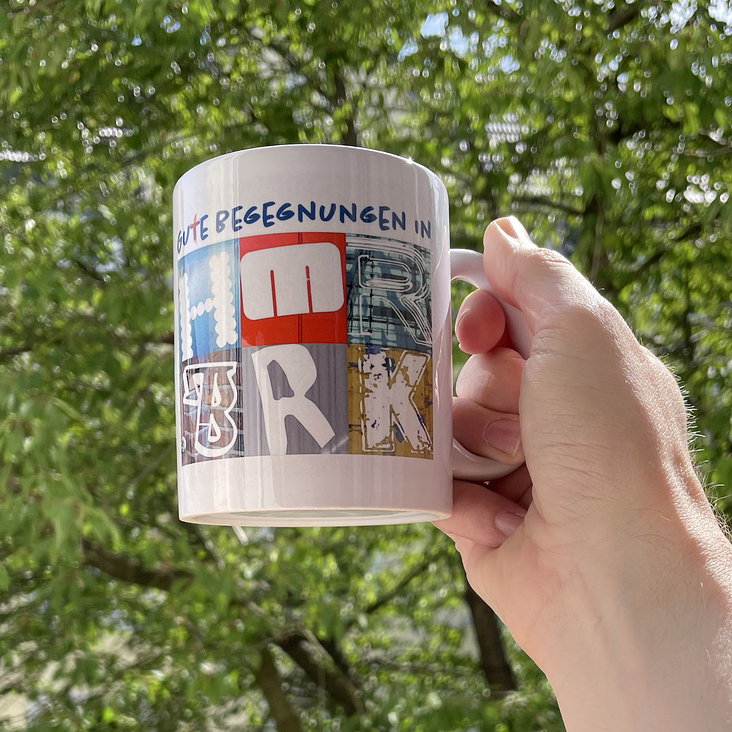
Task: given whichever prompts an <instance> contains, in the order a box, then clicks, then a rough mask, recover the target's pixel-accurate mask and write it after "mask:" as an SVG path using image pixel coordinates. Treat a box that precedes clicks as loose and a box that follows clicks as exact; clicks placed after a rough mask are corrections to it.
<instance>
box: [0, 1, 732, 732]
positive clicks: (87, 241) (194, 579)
mask: <svg viewBox="0 0 732 732" xmlns="http://www.w3.org/2000/svg"><path fill="white" fill-rule="evenodd" d="M731 26H732V6H731V5H730V3H729V2H728V0H714V1H713V2H709V3H703V2H701V1H699V2H697V1H696V0H680V1H679V2H673V3H671V2H646V1H644V0H636V1H635V2H633V3H626V2H622V1H621V0H616V1H614V0H555V1H552V0H480V1H479V0H464V1H463V2H460V3H457V2H455V1H454V0H453V1H452V2H450V1H440V0H434V1H432V0H430V1H428V0H383V1H382V2H379V1H377V0H370V1H368V2H359V1H357V0H334V1H332V2H331V1H330V0H325V1H318V2H315V1H313V0H300V2H295V1H293V0H282V1H281V2H278V3H270V2H264V1H263V0H249V1H247V0H218V1H216V0H187V1H184V0H159V1H157V2H152V1H149V2H135V1H134V0H75V1H73V2H72V0H3V1H2V3H0V500H1V504H0V559H1V560H2V561H1V564H0V710H1V711H0V715H1V719H2V721H0V729H28V730H36V731H38V732H40V731H41V730H44V731H46V730H61V729H73V730H85V729H89V730H137V729H145V730H155V731H159V732H163V731H165V730H227V729H231V730H252V731H253V730H278V732H300V731H301V730H308V729H315V730H326V731H327V730H334V731H335V730H343V731H347V730H368V729H373V730H388V731H394V732H396V731H398V730H399V731H402V730H403V731H410V732H431V731H434V732H446V731H448V730H471V731H475V730H491V731H494V730H495V731H497V732H529V731H533V730H547V731H550V732H555V731H558V730H561V729H563V727H562V724H561V720H560V715H559V711H558V708H557V704H556V700H555V699H554V697H553V695H552V692H551V689H550V687H549V685H548V684H547V682H546V680H545V679H544V677H543V676H542V674H541V672H540V671H539V670H538V669H537V668H536V667H535V666H534V665H533V664H532V663H531V662H530V661H529V660H528V659H527V658H526V657H525V655H523V654H522V652H521V650H520V649H519V648H517V647H516V645H515V644H514V643H513V641H512V640H511V638H510V636H509V635H508V634H507V633H506V631H505V629H503V628H501V626H500V624H499V623H498V622H497V621H496V618H495V616H494V615H493V613H492V612H491V611H490V609H489V608H488V607H486V606H485V605H484V604H483V603H482V601H481V600H480V599H479V598H477V597H476V596H475V595H474V594H473V593H472V592H471V591H470V589H469V588H466V586H465V578H464V575H463V573H462V569H461V566H460V563H459V560H458V557H457V555H456V553H455V552H454V549H453V548H452V542H450V541H449V540H447V539H446V538H445V537H444V536H442V534H440V533H439V532H438V531H437V530H435V529H434V528H433V527H432V526H431V525H429V524H428V525H415V526H397V527H376V528H359V529H278V530H276V531H273V530H247V531H246V533H243V532H241V531H240V532H234V531H233V530H232V529H230V528H217V527H205V526H193V525H185V524H182V523H180V522H179V521H178V520H177V506H176V483H175V447H174V441H175V439H174V405H173V349H172V340H173V336H172V327H173V314H172V313H173V310H172V308H173V295H172V287H171V272H172V222H171V193H172V189H173V185H174V183H175V181H176V179H177V178H178V177H179V176H180V175H181V174H182V173H183V172H184V171H185V170H187V169H188V168H190V167H191V166H193V165H194V164H196V163H198V162H200V161H201V160H204V159H206V158H209V157H211V156H214V155H218V154H221V153H225V152H228V151H230V150H236V149H241V148H247V147H251V146H258V145H271V144H279V143H292V142H329V143H340V144H347V145H363V146H366V147H375V148H380V149H384V150H388V151H391V152H394V153H397V154H399V155H405V156H412V157H413V158H414V159H416V160H417V161H419V162H421V163H423V164H424V165H426V166H428V167H430V168H432V169H434V170H435V171H436V172H438V173H439V174H440V175H441V176H442V178H443V179H444V181H445V183H446V184H447V186H448V189H449V191H450V195H451V202H452V211H451V216H452V238H453V245H454V246H461V247H472V248H477V247H479V246H480V240H481V234H482V230H483V228H484V227H485V225H486V224H487V223H488V222H489V221H490V220H491V219H492V218H494V217H496V216H499V215H504V214H509V213H514V214H517V215H519V216H520V217H521V219H522V220H523V221H524V223H525V224H526V225H527V227H528V228H529V230H530V231H531V232H532V233H533V235H534V237H535V238H536V240H537V241H539V242H540V243H542V244H544V245H545V246H550V247H554V248H557V249H559V250H561V251H563V252H565V253H566V254H567V255H569V256H571V257H572V259H573V261H574V262H575V263H576V264H577V266H578V267H579V268H580V269H581V270H582V271H583V272H585V273H586V274H587V276H588V277H589V278H590V279H591V280H592V281H593V282H594V283H595V285H596V286H597V287H598V288H600V289H601V290H602V292H603V293H604V294H605V295H606V296H607V297H608V298H609V299H610V300H612V302H613V303H615V305H616V306H617V307H618V308H619V309H620V310H621V312H622V313H623V315H624V316H625V317H626V318H627V319H628V320H629V322H630V323H631V325H632V326H633V328H634V330H635V332H636V333H637V335H638V336H639V338H640V339H641V340H642V341H643V342H644V343H645V344H646V345H647V346H648V347H649V348H651V349H653V350H654V351H655V352H656V353H657V354H659V355H660V356H662V357H663V358H664V359H666V361H667V363H668V364H669V365H670V366H671V367H672V368H673V369H674V370H675V372H676V373H677V374H678V375H679V377H680V379H681V380H682V381H683V382H684V384H685V385H686V389H687V390H688V401H689V404H690V406H691V407H692V408H693V411H694V414H695V416H696V424H697V433H698V434H697V436H696V442H695V444H696V448H697V450H698V459H699V463H700V469H701V470H703V471H704V474H705V476H706V483H707V485H708V490H709V494H710V497H711V498H712V499H714V500H715V501H716V502H717V506H718V508H719V509H720V512H722V513H724V514H727V515H729V514H732V499H730V490H731V488H732V442H731V434H730V413H731V412H732V383H731V382H730V369H731V368H732V255H731V246H732V245H731V237H730V234H731V233H732V209H731V208H730V206H729V204H728V198H729V189H730V183H732V169H731V168H730V164H729V161H730V154H731V153H732V80H731V78H730V69H731V68H732V67H731V66H730V63H731V62H732V43H731V42H730V34H732V27H731ZM621 458H622V456H619V459H621Z"/></svg>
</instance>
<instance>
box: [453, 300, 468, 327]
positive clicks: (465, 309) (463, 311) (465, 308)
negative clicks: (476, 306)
mask: <svg viewBox="0 0 732 732" xmlns="http://www.w3.org/2000/svg"><path fill="white" fill-rule="evenodd" d="M470 310H471V307H470V305H463V306H461V308H460V312H459V313H458V316H457V320H456V321H455V330H457V327H458V325H460V323H461V322H462V320H463V318H464V317H465V316H466V315H467V314H468V313H469V312H470Z"/></svg>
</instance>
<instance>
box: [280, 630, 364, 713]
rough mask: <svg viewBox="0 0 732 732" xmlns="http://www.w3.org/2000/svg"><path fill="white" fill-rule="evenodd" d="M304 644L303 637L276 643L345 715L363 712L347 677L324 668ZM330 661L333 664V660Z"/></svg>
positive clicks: (304, 639)
mask: <svg viewBox="0 0 732 732" xmlns="http://www.w3.org/2000/svg"><path fill="white" fill-rule="evenodd" d="M331 640H332V639H331ZM333 642H335V641H333ZM306 644H307V638H306V637H305V636H304V635H290V636H287V637H286V638H283V639H281V640H279V641H278V645H279V647H280V648H281V649H282V650H283V651H284V652H285V653H287V655H288V656H290V658H291V659H292V660H293V661H294V662H295V663H296V664H297V665H298V666H299V667H300V668H301V669H302V670H303V671H304V672H305V673H306V674H307V676H308V677H309V678H310V679H311V680H312V681H313V682H315V683H316V684H317V685H318V686H319V687H323V688H324V689H325V690H326V691H327V692H328V694H330V696H331V698H332V699H333V700H334V701H335V702H337V703H338V704H340V705H341V706H342V707H343V711H344V712H345V713H346V715H349V716H350V715H352V714H357V713H361V712H363V706H362V704H361V702H360V700H359V698H358V695H357V693H356V688H355V687H354V685H353V683H352V682H351V680H350V679H349V678H348V676H347V675H346V674H345V673H334V672H333V671H332V670H330V669H326V668H324V667H323V666H322V665H321V664H319V663H318V662H317V661H316V660H315V659H314V658H313V656H312V655H311V654H310V653H309V652H308V650H307V645H306ZM321 645H322V644H321ZM329 655H330V654H329ZM332 660H333V661H334V663H335V659H332Z"/></svg>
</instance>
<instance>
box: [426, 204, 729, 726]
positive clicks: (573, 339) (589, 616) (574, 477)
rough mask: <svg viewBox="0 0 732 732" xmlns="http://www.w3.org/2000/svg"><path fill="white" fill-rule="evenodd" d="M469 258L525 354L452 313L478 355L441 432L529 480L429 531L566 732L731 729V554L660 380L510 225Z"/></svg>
mask: <svg viewBox="0 0 732 732" xmlns="http://www.w3.org/2000/svg"><path fill="white" fill-rule="evenodd" d="M484 248H485V264H486V273H487V275H488V277H489V279H490V281H491V284H492V285H493V286H494V288H495V290H496V292H497V293H498V295H499V296H500V297H502V298H503V299H504V300H505V301H506V302H508V303H510V304H512V305H515V306H517V307H519V308H520V309H521V310H522V311H523V313H524V315H525V317H526V320H527V322H528V324H529V327H530V329H531V330H532V332H533V333H534V339H533V342H532V347H531V354H530V356H529V358H528V360H527V361H526V362H525V363H524V361H523V359H521V357H520V356H518V354H517V353H516V352H515V351H513V350H511V349H510V342H509V341H508V340H507V336H506V334H505V333H504V328H505V319H504V317H503V315H502V312H501V310H500V305H499V304H498V301H497V300H496V299H495V298H494V297H493V296H491V295H490V294H488V293H485V292H480V291H478V292H474V293H471V295H469V296H468V298H466V300H465V302H464V303H463V305H462V307H461V309H460V313H459V315H458V322H457V325H456V332H457V337H458V340H459V342H460V344H461V347H462V348H463V350H465V351H466V352H468V353H472V354H478V355H473V356H471V358H470V359H469V361H468V363H467V364H466V366H465V367H464V368H463V371H462V373H461V375H460V378H459V379H458V383H457V394H458V398H457V399H456V400H455V405H454V415H453V421H454V431H455V436H456V437H457V438H458V439H459V440H460V441H461V442H462V443H463V444H464V445H465V446H466V447H467V448H469V449H471V450H473V451H474V452H478V453H481V454H484V455H486V456H489V457H494V458H498V459H502V460H503V461H504V462H514V463H520V462H522V461H523V458H524V455H525V459H526V464H525V465H522V466H521V467H519V468H518V469H517V470H516V471H515V472H514V473H512V474H510V475H508V476H506V477H505V478H501V479H498V480H495V481H492V482H491V483H490V485H489V487H488V488H486V487H485V486H480V485H475V484H472V483H466V482H461V481H456V482H455V486H454V509H453V510H454V513H453V516H452V517H451V518H449V519H445V520H443V521H440V522H437V524H436V525H437V526H438V527H439V528H440V529H442V530H443V531H445V532H446V533H448V534H449V535H450V536H452V537H453V538H454V539H455V542H456V547H457V549H458V551H459V552H460V554H461V555H462V559H463V562H464V564H465V568H466V572H467V576H468V579H469V581H470V584H471V585H472V586H473V588H474V589H475V590H476V592H478V593H479V594H480V595H481V596H482V597H483V598H484V599H485V600H486V602H488V603H489V604H490V605H491V606H492V607H493V609H494V610H495V611H496V613H497V614H498V615H499V617H500V618H501V619H502V620H503V621H504V622H505V623H506V625H507V626H508V628H509V629H510V630H511V632H512V634H513V636H514V638H515V639H516V641H517V642H518V643H519V645H521V647H522V648H523V649H524V650H525V651H526V652H527V653H528V654H529V655H530V656H531V657H532V658H533V659H534V660H535V661H536V662H537V664H538V665H539V666H540V667H541V668H542V669H543V670H544V671H545V673H546V674H547V677H548V679H549V681H550V682H551V683H552V685H553V687H554V690H555V692H556V694H557V698H558V700H559V703H560V707H561V709H562V713H563V716H564V720H565V724H566V726H567V728H568V729H569V730H571V731H575V730H576V731H578V732H587V730H623V732H629V731H631V730H643V731H644V732H649V731H650V730H664V732H671V731H675V730H689V729H694V730H723V729H732V621H731V620H730V618H731V617H732V574H731V573H732V547H731V546H730V544H729V542H728V540H727V538H726V537H725V535H724V533H723V532H722V530H721V529H720V527H719V525H718V523H717V520H716V518H715V516H714V513H713V511H712V509H711V507H710V505H709V502H708V501H707V499H706V497H705V495H704V491H703V489H702V486H701V485H700V482H699V480H698V478H697V476H696V473H695V471H694V466H693V463H692V459H691V456H690V454H689V450H688V447H687V412H686V407H685V404H684V401H683V398H682V395H681V392H680V390H679V387H678V385H677V383H676V381H675V379H674V377H673V376H672V375H671V373H670V372H669V371H668V369H666V367H665V366H664V365H663V364H662V363H661V361H659V360H658V359H657V358H656V357H655V356H653V355H652V354H651V353H650V352H649V351H648V350H647V349H645V348H643V347H642V346H641V345H640V344H639V343H638V341H637V340H636V339H635V337H634V336H633V334H632V332H631V331H630V329H629V328H628V326H627V325H626V323H625V322H624V321H623V319H622V317H621V316H620V314H619V313H618V312H617V311H616V310H615V309H614V308H613V307H612V306H611V305H610V303H608V302H607V301H606V300H605V299H603V298H602V297H601V296H600V295H599V293H598V292H597V291H596V290H594V288H593V287H592V286H591V285H590V283H589V282H588V281H587V280H586V279H585V278H584V277H582V276H581V275H580V274H579V273H578V272H577V270H575V269H574V267H573V266H572V265H571V264H570V263H569V262H568V261H567V260H566V259H565V258H564V257H562V256H561V255H559V254H557V253H556V252H553V251H549V250H546V249H539V248H538V247H536V246H535V245H534V244H533V243H531V241H530V239H529V237H528V234H527V233H526V231H525V230H524V229H523V227H522V226H521V225H520V224H519V222H518V221H517V220H516V219H514V218H513V217H511V218H508V219H499V220H498V221H495V222H493V223H492V224H491V225H490V226H489V227H488V229H487V230H486V233H485V237H484ZM519 415H520V419H519ZM519 421H520V434H519V431H518V430H516V429H515V426H517V425H518V422H519ZM512 425H514V426H512ZM486 438H488V439H487V440H486Z"/></svg>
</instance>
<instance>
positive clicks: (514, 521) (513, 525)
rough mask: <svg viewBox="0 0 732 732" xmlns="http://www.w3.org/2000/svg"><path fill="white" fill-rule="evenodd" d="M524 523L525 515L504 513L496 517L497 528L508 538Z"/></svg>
mask: <svg viewBox="0 0 732 732" xmlns="http://www.w3.org/2000/svg"><path fill="white" fill-rule="evenodd" d="M523 522H524V517H523V515H520V514H518V513H511V512H510V511H504V512H503V513H499V514H498V516H496V519H495V524H496V528H497V529H498V530H499V531H500V532H501V533H502V534H503V535H504V536H506V537H508V536H512V535H513V534H515V533H516V529H518V527H519V526H521V524H522V523H523Z"/></svg>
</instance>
